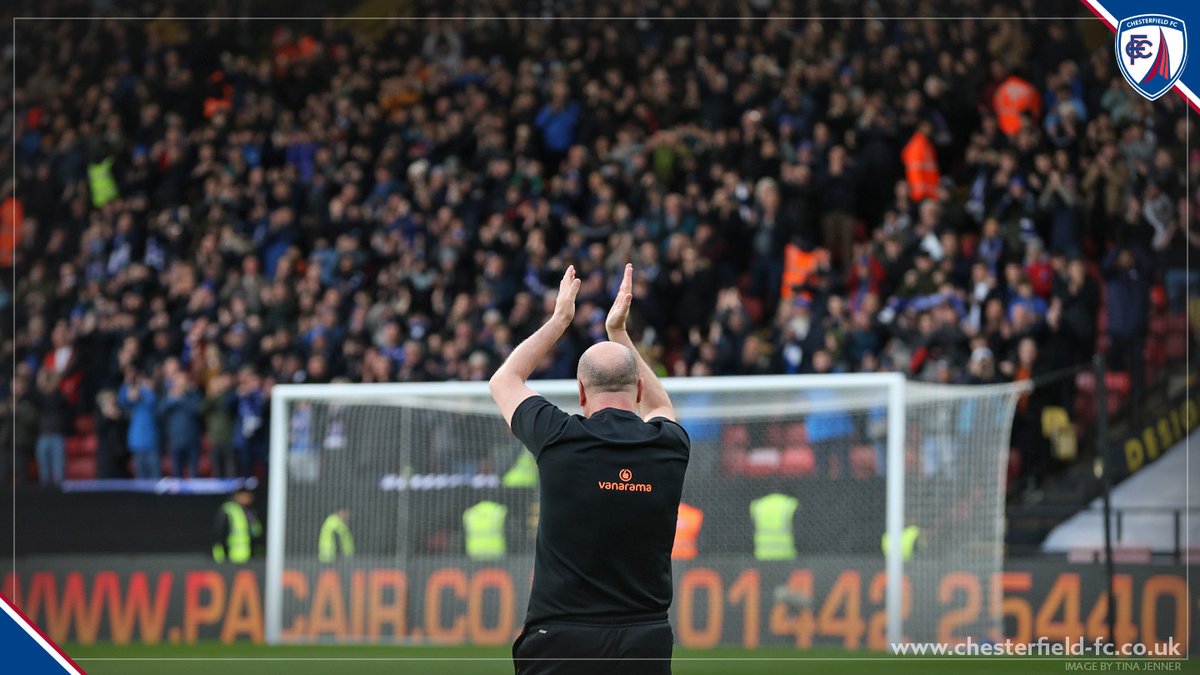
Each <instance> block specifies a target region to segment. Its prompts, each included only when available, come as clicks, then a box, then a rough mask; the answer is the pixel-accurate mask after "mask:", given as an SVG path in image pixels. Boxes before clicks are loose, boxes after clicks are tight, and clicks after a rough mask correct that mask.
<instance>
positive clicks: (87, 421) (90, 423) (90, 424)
mask: <svg viewBox="0 0 1200 675" xmlns="http://www.w3.org/2000/svg"><path fill="white" fill-rule="evenodd" d="M95 431H96V418H95V417H92V416H91V415H80V416H79V417H76V418H75V433H77V434H79V435H80V436H88V435H90V434H92V433H93V432H95Z"/></svg>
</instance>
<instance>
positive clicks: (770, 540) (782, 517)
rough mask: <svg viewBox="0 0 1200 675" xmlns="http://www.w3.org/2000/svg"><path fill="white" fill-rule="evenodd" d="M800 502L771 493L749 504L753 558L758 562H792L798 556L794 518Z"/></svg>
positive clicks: (793, 498)
mask: <svg viewBox="0 0 1200 675" xmlns="http://www.w3.org/2000/svg"><path fill="white" fill-rule="evenodd" d="M799 505H800V501H799V500H797V499H796V498H795V497H789V496H787V495H784V494H779V493H777V492H776V493H772V494H769V495H767V496H765V497H759V498H758V499H755V500H754V501H752V502H750V516H751V517H753V518H754V557H755V558H757V559H758V560H791V559H793V558H795V557H796V544H795V539H794V538H793V535H792V515H794V514H795V513H796V507H797V506H799Z"/></svg>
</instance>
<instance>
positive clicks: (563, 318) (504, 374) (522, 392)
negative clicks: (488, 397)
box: [488, 265, 581, 427]
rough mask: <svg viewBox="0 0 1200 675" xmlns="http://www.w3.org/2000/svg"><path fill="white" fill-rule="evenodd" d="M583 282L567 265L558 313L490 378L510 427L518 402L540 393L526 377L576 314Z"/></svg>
mask: <svg viewBox="0 0 1200 675" xmlns="http://www.w3.org/2000/svg"><path fill="white" fill-rule="evenodd" d="M580 283H581V282H580V280H579V279H576V278H575V266H574V265H571V266H569V267H567V271H566V272H565V273H564V274H563V278H562V281H561V282H559V284H558V300H557V301H556V302H555V303H554V314H552V315H551V316H550V319H549V320H548V321H546V323H545V325H543V326H542V327H541V328H539V329H537V331H536V332H534V334H533V335H530V336H529V337H528V338H526V339H525V341H524V342H522V343H521V344H519V345H517V348H516V349H514V350H513V352H512V354H509V356H508V359H507V360H505V362H504V364H503V365H501V366H500V368H499V369H498V370H497V371H496V374H495V375H492V379H491V380H490V381H489V382H488V389H489V390H491V392H492V399H494V400H495V401H496V405H497V406H499V407H500V414H501V415H503V416H504V421H505V422H507V423H508V425H509V426H510V427H511V426H512V418H513V413H515V412H516V411H517V406H519V405H521V402H522V401H524V400H525V399H527V398H529V397H530V396H535V395H536V394H537V392H535V391H534V390H532V389H530V388H529V387H528V386H527V385H526V384H525V380H527V379H529V376H530V375H531V374H532V373H533V369H534V368H537V365H538V364H539V363H541V361H542V358H543V357H545V356H546V354H547V353H549V351H550V350H551V349H553V348H554V344H555V343H556V342H558V339H559V338H560V337H562V334H563V333H565V332H566V330H567V328H568V327H569V326H570V325H571V320H572V319H574V318H575V295H576V294H577V293H579V286H580Z"/></svg>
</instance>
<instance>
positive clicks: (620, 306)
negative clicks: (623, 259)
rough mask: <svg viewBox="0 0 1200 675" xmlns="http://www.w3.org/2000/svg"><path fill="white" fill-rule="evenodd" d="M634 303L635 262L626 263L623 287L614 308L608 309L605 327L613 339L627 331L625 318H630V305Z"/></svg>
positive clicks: (614, 302)
mask: <svg viewBox="0 0 1200 675" xmlns="http://www.w3.org/2000/svg"><path fill="white" fill-rule="evenodd" d="M632 304H633V264H632V263H626V264H625V277H624V278H623V279H621V288H620V289H619V290H618V291H617V297H616V299H615V300H613V305H612V309H610V310H608V318H607V319H606V320H605V321H604V328H605V330H607V331H608V338H609V339H610V340H611V339H612V338H613V336H614V335H617V334H620V333H624V332H625V320H626V319H628V318H629V307H630V306H631V305H632Z"/></svg>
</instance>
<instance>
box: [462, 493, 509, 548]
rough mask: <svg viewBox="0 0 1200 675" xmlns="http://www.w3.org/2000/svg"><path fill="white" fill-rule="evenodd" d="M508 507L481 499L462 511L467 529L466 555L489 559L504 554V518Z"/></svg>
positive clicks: (464, 525)
mask: <svg viewBox="0 0 1200 675" xmlns="http://www.w3.org/2000/svg"><path fill="white" fill-rule="evenodd" d="M507 515H508V507H507V506H505V505H503V504H497V503H496V502H492V501H482V502H479V503H478V504H476V505H475V506H472V507H471V508H469V509H467V510H466V511H464V512H463V527H464V528H465V529H466V531H467V555H468V556H470V557H471V558H474V559H476V560H491V559H494V558H500V557H502V556H503V555H504V551H505V544H504V518H505V517H506V516H507Z"/></svg>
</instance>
